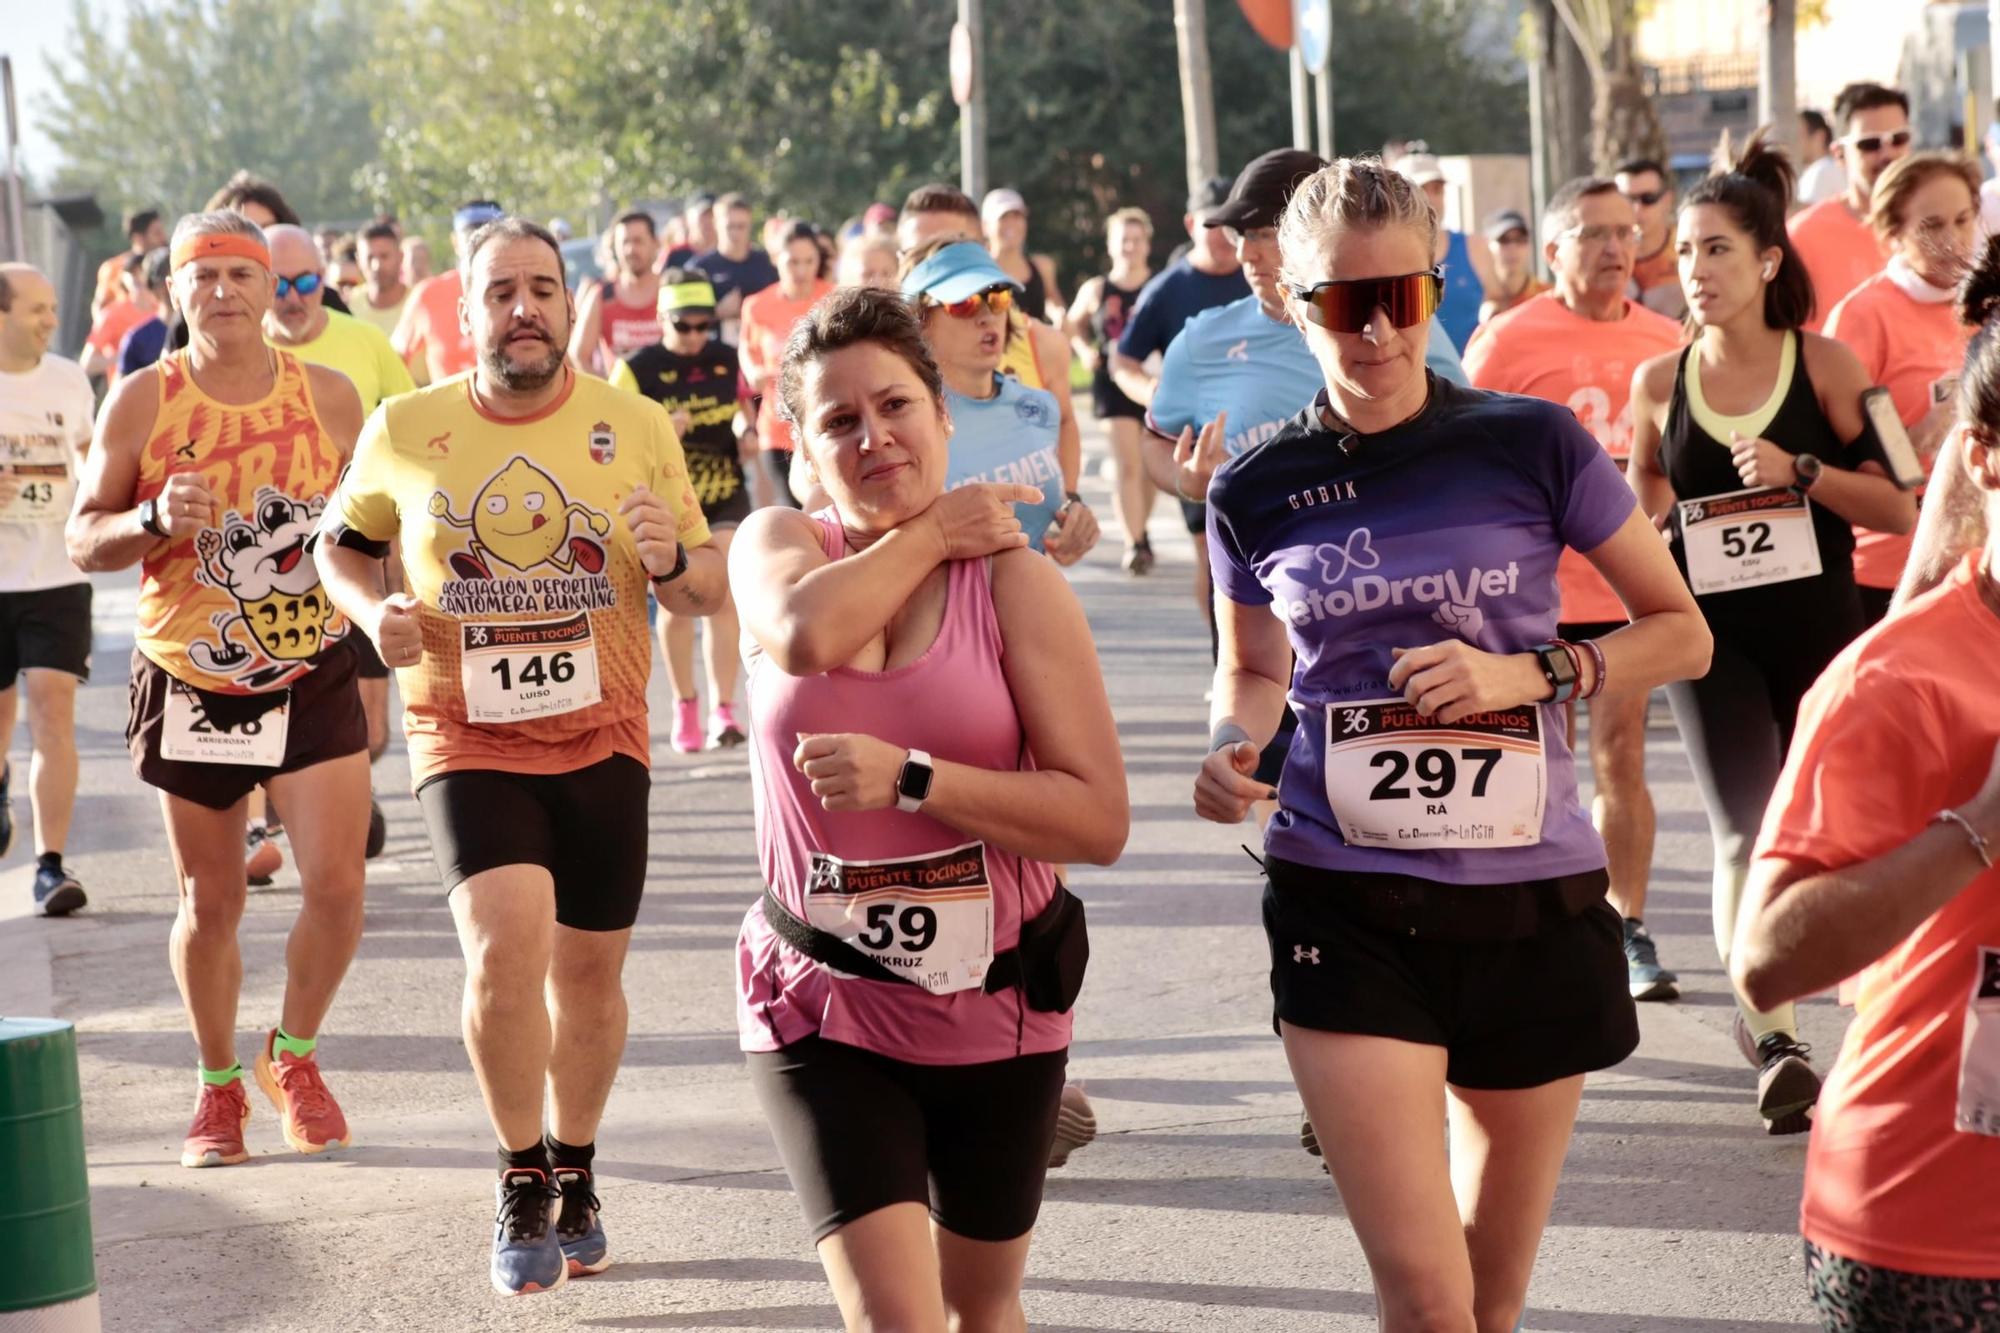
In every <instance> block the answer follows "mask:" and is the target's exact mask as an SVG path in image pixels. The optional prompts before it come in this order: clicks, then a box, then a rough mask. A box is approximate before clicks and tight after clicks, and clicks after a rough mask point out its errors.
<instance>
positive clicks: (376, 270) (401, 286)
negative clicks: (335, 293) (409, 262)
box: [350, 222, 410, 338]
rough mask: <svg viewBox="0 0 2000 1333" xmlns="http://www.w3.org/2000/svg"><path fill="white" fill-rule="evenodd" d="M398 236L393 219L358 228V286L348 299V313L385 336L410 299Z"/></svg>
mask: <svg viewBox="0 0 2000 1333" xmlns="http://www.w3.org/2000/svg"><path fill="white" fill-rule="evenodd" d="M401 239H402V238H401V237H400V236H398V235H397V233H396V224H395V223H393V222H371V223H369V224H368V225H367V226H366V227H363V228H362V229H361V289H360V291H359V293H358V294H357V295H356V296H355V299H354V300H353V301H352V302H350V305H351V306H352V312H351V313H352V314H353V315H354V317H355V318H356V319H358V320H361V321H362V322H363V323H367V324H372V325H374V326H375V327H376V328H377V329H378V330H380V331H381V333H382V336H383V337H385V338H387V337H391V336H393V335H394V334H395V332H396V325H397V324H399V323H400V322H401V321H402V317H403V307H404V306H405V305H406V304H408V303H409V299H410V289H409V287H408V285H406V284H405V283H404V281H403V251H402V244H401Z"/></svg>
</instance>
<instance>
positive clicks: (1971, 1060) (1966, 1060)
mask: <svg viewBox="0 0 2000 1333" xmlns="http://www.w3.org/2000/svg"><path fill="white" fill-rule="evenodd" d="M1953 1125H1954V1126H1955V1127H1956V1128H1957V1129H1958V1131H1959V1132H1960V1133H1961V1134H1991V1135H1994V1136H1995V1137H2000V949H1996V948H1981V949H1980V950H1979V976H1978V978H1977V979H1976V980H1974V982H1973V983H1972V999H1971V1000H1970V1001H1969V1002H1968V1003H1967V1004H1966V1006H1965V1041H1964V1044H1963V1046H1962V1048H1961V1051H1960V1055H1959V1061H1958V1114H1957V1115H1956V1116H1954V1117H1953Z"/></svg>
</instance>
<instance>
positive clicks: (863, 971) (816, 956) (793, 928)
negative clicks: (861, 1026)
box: [764, 887, 1021, 995]
mask: <svg viewBox="0 0 2000 1333" xmlns="http://www.w3.org/2000/svg"><path fill="white" fill-rule="evenodd" d="M764 919H765V920H766V921H768V922H770V923H771V929H772V930H774V931H776V932H777V933H778V938H779V939H781V940H783V941H784V942H785V943H787V944H789V945H791V946H792V947H793V948H794V949H797V950H798V951H799V952H800V953H802V954H804V955H805V956H806V957H808V958H810V959H812V960H813V961H814V962H816V963H825V964H826V965H827V966H828V967H837V968H839V969H840V970H841V971H843V972H845V973H847V974H848V975H849V976H852V977H865V978H867V979H868V980H869V981H893V982H895V983H896V984H897V985H899V986H915V985H916V984H917V983H916V982H914V981H912V980H910V978H909V977H908V976H906V975H904V974H903V973H901V972H898V971H897V970H896V969H895V968H893V967H886V966H884V965H883V964H882V963H881V962H879V961H877V960H876V959H874V958H871V957H869V956H868V955H867V954H866V953H863V952H862V951H861V950H859V949H857V948H855V947H854V946H853V945H851V944H849V943H848V942H847V941H846V940H844V939H841V938H840V937H839V936H838V935H831V934H828V933H827V932H826V931H824V930H821V929H820V928H819V927H817V926H815V925H813V924H812V923H810V922H808V921H803V920H801V919H799V918H798V917H796V916H794V915H793V914H792V911H791V909H790V908H788V907H786V906H785V905H784V904H783V903H781V902H779V901H778V896H777V895H776V894H774V893H772V892H771V890H770V889H769V888H768V887H766V888H765V890H764ZM1020 984H1021V951H1020V949H1018V948H1014V949H1006V950H1003V951H1002V952H1000V953H996V954H994V955H993V962H992V965H991V966H989V967H988V968H987V969H986V982H985V985H984V990H985V991H986V993H987V994H988V995H991V994H993V993H994V992H995V991H1003V990H1011V989H1013V988H1014V987H1015V986H1018V985H1020Z"/></svg>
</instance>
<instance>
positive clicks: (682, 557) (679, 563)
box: [653, 542, 688, 588]
mask: <svg viewBox="0 0 2000 1333" xmlns="http://www.w3.org/2000/svg"><path fill="white" fill-rule="evenodd" d="M687 569H688V548H687V546H686V545H685V544H683V543H681V542H675V543H674V567H673V568H672V569H670V570H668V571H667V572H666V573H664V574H661V575H659V576H658V577H656V578H655V579H654V580H653V586H654V587H655V588H664V587H666V586H667V585H668V584H669V583H672V582H673V581H674V580H675V579H677V578H679V577H680V576H681V575H683V574H685V573H687Z"/></svg>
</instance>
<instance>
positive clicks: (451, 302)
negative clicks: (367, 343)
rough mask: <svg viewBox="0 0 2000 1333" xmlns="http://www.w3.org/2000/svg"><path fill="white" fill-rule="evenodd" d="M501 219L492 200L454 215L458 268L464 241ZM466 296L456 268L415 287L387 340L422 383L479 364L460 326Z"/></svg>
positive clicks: (478, 201) (453, 241)
mask: <svg viewBox="0 0 2000 1333" xmlns="http://www.w3.org/2000/svg"><path fill="white" fill-rule="evenodd" d="M501 216H502V210H501V208H500V205H498V204H496V203H494V202H493V201H492V200H491V199H475V200H473V201H472V202H471V203H469V204H466V205H464V206H463V207H461V208H460V209H459V210H458V211H457V212H456V213H453V214H452V215H451V248H452V251H453V252H454V253H455V254H456V255H457V256H458V260H459V263H460V264H462V263H464V261H465V242H466V238H467V237H469V236H471V235H472V233H473V232H475V231H477V230H479V228H481V227H483V226H485V225H486V224H487V223H489V222H492V221H493V220H494V219H496V218H498V217H501ZM407 253H408V252H407V251H406V252H405V254H406V255H407ZM426 253H428V252H426ZM464 294H465V279H464V275H463V274H462V273H461V272H460V271H459V268H458V266H457V265H454V266H453V267H451V268H448V269H446V270H445V271H444V272H442V273H439V274H437V275H436V276H434V277H429V278H425V279H423V280H422V281H421V282H417V283H414V284H412V286H411V288H410V295H409V298H408V301H407V302H406V303H405V305H404V306H403V315H402V319H401V321H400V322H399V323H398V324H397V325H396V331H395V333H393V334H391V335H390V337H389V341H390V343H391V344H393V345H394V347H395V349H396V352H397V354H398V355H400V356H401V357H402V358H403V360H404V362H405V363H406V364H408V366H409V367H410V374H411V375H412V376H413V377H415V379H416V382H417V383H418V384H435V383H437V382H438V381H439V380H444V379H449V378H450V377H451V376H453V375H458V374H462V373H464V372H465V371H468V370H470V369H472V367H473V364H474V363H475V362H476V361H477V360H478V359H479V357H478V351H477V349H476V348H474V346H473V344H472V339H471V338H470V337H469V336H467V334H466V332H465V329H464V327H463V325H462V324H461V323H460V321H459V306H460V305H461V304H462V298H463V297H464Z"/></svg>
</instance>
